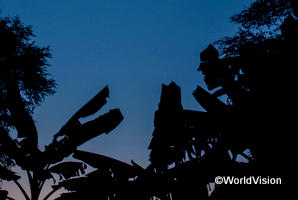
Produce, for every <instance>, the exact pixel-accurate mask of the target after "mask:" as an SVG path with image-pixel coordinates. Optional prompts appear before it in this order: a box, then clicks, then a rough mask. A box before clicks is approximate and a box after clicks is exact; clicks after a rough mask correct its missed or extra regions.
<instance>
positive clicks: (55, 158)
mask: <svg viewBox="0 0 298 200" xmlns="http://www.w3.org/2000/svg"><path fill="white" fill-rule="evenodd" d="M122 120H123V116H122V114H121V112H120V110H119V109H113V110H110V111H109V112H108V113H106V114H104V115H101V116H99V117H98V118H96V119H95V120H92V121H89V122H86V123H84V124H82V125H80V126H77V127H76V128H74V129H73V130H74V134H69V135H67V136H65V137H64V138H63V139H61V140H60V141H56V140H54V141H53V142H52V143H51V144H50V145H48V146H46V147H45V151H44V159H45V160H46V161H47V162H49V163H52V164H54V163H57V162H60V161H61V160H63V159H64V158H65V157H67V156H69V155H70V154H72V153H73V152H74V151H75V150H76V148H77V147H78V146H80V145H81V144H83V143H85V142H87V141H89V140H91V139H93V138H94V137H97V136H98V135H100V134H103V133H109V132H110V131H111V130H113V129H114V128H116V127H117V126H118V124H119V123H120V122H121V121H122Z"/></svg>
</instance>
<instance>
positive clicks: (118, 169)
mask: <svg viewBox="0 0 298 200" xmlns="http://www.w3.org/2000/svg"><path fill="white" fill-rule="evenodd" d="M73 157H74V158H76V159H79V160H82V161H84V162H85V163H87V164H88V165H90V166H92V167H94V168H97V169H111V170H112V171H113V173H120V174H121V175H128V176H129V177H133V176H135V175H136V174H137V170H136V168H135V167H133V166H132V165H129V164H127V163H125V162H122V161H119V160H116V159H113V158H110V157H107V156H103V155H100V154H95V153H90V152H86V151H79V150H77V151H75V152H74V154H73Z"/></svg>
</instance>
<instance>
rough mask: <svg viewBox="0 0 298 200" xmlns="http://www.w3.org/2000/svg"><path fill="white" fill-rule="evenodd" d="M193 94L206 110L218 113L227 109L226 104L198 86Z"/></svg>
mask: <svg viewBox="0 0 298 200" xmlns="http://www.w3.org/2000/svg"><path fill="white" fill-rule="evenodd" d="M193 95H194V97H195V99H196V100H197V101H198V102H199V104H200V105H201V106H202V107H203V108H204V109H205V110H206V111H207V112H210V113H218V114H219V113H224V112H226V111H228V106H227V105H226V104H224V103H223V102H221V101H220V100H218V99H217V98H216V97H214V96H213V95H212V94H210V93H209V92H207V91H206V90H204V89H203V88H201V87H200V86H198V87H197V89H196V90H195V91H194V93H193Z"/></svg>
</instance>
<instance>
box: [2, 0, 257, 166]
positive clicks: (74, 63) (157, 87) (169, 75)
mask: <svg viewBox="0 0 298 200" xmlns="http://www.w3.org/2000/svg"><path fill="white" fill-rule="evenodd" d="M251 2H252V1H249V0H225V1H223V0H205V1H203V0H184V1H182V0H180V1H178V0H150V1H142V0H125V1H124V0H123V1H120V0H118V1H117V0H97V1H96V0H89V1H86V0H85V1H84V0H72V1H64V0H60V1H58V0H51V1H40V0H26V1H24V0H0V9H1V16H2V17H4V16H7V15H9V16H19V17H20V18H21V21H22V22H23V23H24V24H25V25H32V28H33V31H34V33H35V35H36V36H37V37H36V38H35V40H36V41H37V43H38V45H40V46H47V45H49V46H50V48H51V53H52V58H51V59H50V60H49V62H50V64H51V67H50V68H49V72H50V73H51V74H52V76H53V78H54V79H55V80H56V82H57V92H56V94H54V95H53V96H49V97H47V98H46V99H45V101H44V102H43V103H42V105H41V106H40V107H38V108H36V110H35V114H34V119H35V120H36V124H37V128H38V131H39V134H40V136H39V145H40V148H41V149H43V148H44V145H47V144H49V143H50V142H51V141H52V138H53V135H54V134H55V133H57V131H58V130H59V129H60V128H61V126H62V125H63V124H64V123H65V122H66V121H67V120H68V119H69V118H70V117H71V116H72V114H74V112H75V111H77V109H79V108H80V106H82V105H83V104H84V103H86V102H87V101H88V100H89V99H90V98H92V97H93V96H94V95H95V94H96V93H97V92H98V91H99V90H101V89H102V88H103V87H104V86H106V85H108V86H109V88H110V98H109V99H108V103H107V104H106V105H105V106H104V107H103V108H102V109H101V110H100V111H99V112H98V113H96V114H95V115H94V117H97V116H98V115H101V114H104V113H105V112H107V111H108V110H110V109H112V108H120V110H121V112H122V114H123V115H124V120H123V121H122V123H121V124H120V125H119V126H118V127H117V128H116V129H115V130H114V131H112V132H111V133H110V134H108V135H105V134H104V135H101V136H99V137H97V138H94V139H93V140H91V141H89V142H88V143H86V144H84V145H82V146H80V147H79V148H78V149H80V150H87V151H90V152H94V153H100V154H104V155H107V156H110V157H113V158H116V159H119V160H122V161H125V162H130V160H131V159H133V160H134V161H135V162H137V163H139V164H140V165H142V166H143V167H146V166H147V165H148V164H149V161H148V159H149V150H148V145H149V143H150V140H151V137H152V132H153V129H154V126H153V119H154V112H155V111H156V109H157V108H158V103H159V99H160V93H161V85H162V84H163V83H164V84H169V83H170V82H171V81H175V82H176V84H177V85H179V86H180V87H181V91H182V104H183V107H184V108H185V109H193V110H200V109H201V108H200V106H199V104H198V103H197V102H196V101H195V99H194V97H193V96H192V92H193V90H194V89H195V88H196V86H197V85H203V81H202V75H201V73H199V72H198V71H197V68H198V65H199V63H200V57H199V55H200V52H201V51H202V50H204V48H206V47H207V46H208V44H209V43H212V42H214V41H216V40H217V39H220V38H222V37H224V36H228V35H231V34H233V33H235V31H236V30H237V26H235V25H234V24H232V23H231V22H230V19H229V17H230V16H231V15H233V14H235V13H237V12H239V11H241V10H242V9H243V8H246V7H247V6H248V5H249V4H250V3H251Z"/></svg>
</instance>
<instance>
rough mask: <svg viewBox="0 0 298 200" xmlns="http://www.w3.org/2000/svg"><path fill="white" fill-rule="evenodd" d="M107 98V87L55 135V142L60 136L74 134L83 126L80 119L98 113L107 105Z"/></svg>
mask: <svg viewBox="0 0 298 200" xmlns="http://www.w3.org/2000/svg"><path fill="white" fill-rule="evenodd" d="M107 97H109V88H108V87H107V86H106V87H105V88H104V89H102V90H101V91H100V92H99V93H98V94H97V95H96V96H95V97H93V98H92V99H91V100H90V101H88V103H86V104H85V105H84V106H83V107H81V108H80V109H79V110H78V111H77V112H76V113H75V114H74V115H73V116H72V117H71V118H70V120H69V121H68V122H67V123H66V124H65V125H63V127H62V128H61V129H60V130H59V132H58V133H57V134H55V135H54V140H56V139H57V138H58V137H59V136H63V135H70V134H73V132H74V131H75V130H76V129H77V128H78V127H79V126H80V125H81V124H80V122H79V120H78V119H79V118H83V117H88V116H90V115H93V114H94V113H96V112H97V111H98V110H99V109H101V108H102V107H103V106H104V104H106V103H107V100H106V98H107Z"/></svg>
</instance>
